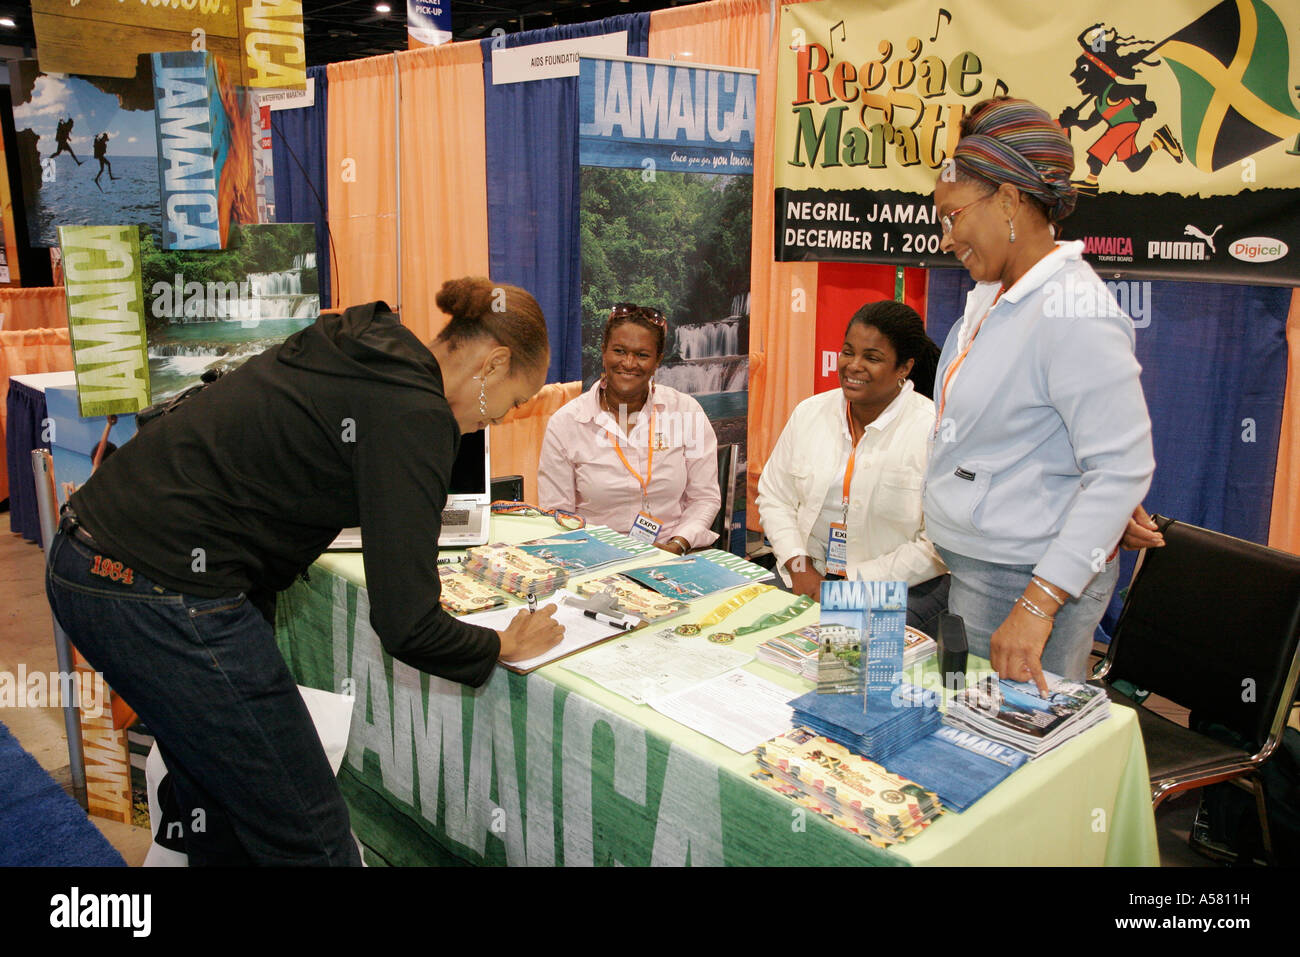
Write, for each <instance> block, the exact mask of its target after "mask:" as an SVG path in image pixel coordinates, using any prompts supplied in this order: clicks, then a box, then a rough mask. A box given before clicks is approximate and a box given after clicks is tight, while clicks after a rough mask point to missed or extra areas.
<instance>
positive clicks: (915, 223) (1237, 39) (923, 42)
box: [774, 0, 1300, 285]
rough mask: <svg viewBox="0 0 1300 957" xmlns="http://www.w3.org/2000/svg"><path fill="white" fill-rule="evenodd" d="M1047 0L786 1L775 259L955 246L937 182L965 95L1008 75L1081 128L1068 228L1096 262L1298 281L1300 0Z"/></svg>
mask: <svg viewBox="0 0 1300 957" xmlns="http://www.w3.org/2000/svg"><path fill="white" fill-rule="evenodd" d="M877 6H883V7H884V9H883V10H881V9H876V7H877ZM1045 13H1046V11H1045V9H1044V8H1043V6H1042V5H1041V4H1040V3H1037V2H1035V0H999V2H997V3H985V4H980V5H978V6H977V7H976V6H971V5H960V6H959V5H958V4H955V3H949V4H948V5H947V6H946V7H945V6H941V5H940V4H938V3H935V2H933V0H882V2H881V3H879V4H872V5H870V6H869V7H868V6H867V5H861V4H858V3H854V2H849V0H821V2H815V3H807V4H800V5H796V6H789V7H784V8H782V14H781V41H780V42H781V60H780V66H779V72H778V80H777V82H778V87H777V104H778V106H777V116H776V148H775V160H774V162H775V186H776V189H775V213H776V216H775V233H776V235H775V237H774V238H775V250H776V253H775V254H776V259H777V260H778V261H799V260H819V261H833V262H884V263H902V264H907V265H918V266H944V265H950V266H956V265H957V263H956V261H955V260H954V259H952V257H950V256H948V255H946V254H943V253H941V252H940V251H939V242H940V238H941V232H942V230H941V227H940V226H939V223H938V222H937V220H936V216H935V212H934V207H933V199H932V196H933V190H934V183H935V181H936V179H937V178H938V176H939V175H940V174H941V171H942V169H943V167H944V164H945V161H946V160H947V159H948V158H949V157H950V156H951V155H952V152H953V150H954V148H955V147H956V144H957V140H958V138H959V136H960V125H961V121H962V119H963V118H964V117H965V116H967V115H968V114H969V113H970V112H971V109H972V107H974V106H975V105H976V104H977V103H979V102H980V101H982V100H985V99H987V98H989V97H992V96H999V95H1010V96H1014V97H1021V98H1024V99H1027V100H1030V101H1032V102H1034V103H1036V104H1038V105H1039V106H1041V107H1043V108H1044V109H1045V110H1047V112H1048V113H1049V114H1051V115H1052V116H1053V117H1055V118H1056V119H1057V122H1059V123H1060V124H1061V126H1062V128H1063V129H1064V130H1065V132H1066V134H1067V135H1068V136H1069V137H1070V139H1071V142H1072V143H1073V145H1074V150H1075V171H1074V177H1073V178H1074V181H1075V185H1076V187H1077V188H1078V190H1079V194H1080V195H1079V202H1078V205H1077V206H1076V208H1075V212H1074V214H1073V215H1071V216H1070V217H1069V218H1067V219H1066V220H1065V221H1064V222H1063V223H1062V224H1061V230H1060V235H1061V237H1062V238H1066V239H1081V240H1083V242H1084V244H1085V245H1084V252H1085V255H1086V257H1087V259H1088V260H1089V261H1090V262H1091V263H1092V264H1093V265H1094V267H1095V268H1096V269H1097V270H1098V272H1100V273H1103V274H1114V275H1117V276H1118V275H1129V276H1152V277H1164V278H1172V279H1191V280H1215V281H1232V282H1250V283H1267V284H1282V285H1292V284H1295V283H1296V282H1297V281H1300V265H1297V262H1298V260H1297V257H1300V109H1297V102H1300V101H1298V100H1297V90H1298V89H1300V87H1298V86H1297V84H1298V83H1300V53H1298V52H1297V47H1298V46H1300V34H1298V33H1297V31H1300V5H1297V4H1296V3H1294V2H1293V0H1151V2H1150V3H1147V4H1132V3H1126V2H1120V0H1096V2H1093V3H1090V4H1088V5H1087V8H1086V9H1082V8H1081V9H1080V10H1079V11H1078V12H1077V13H1076V12H1074V11H1073V10H1072V8H1070V7H1069V6H1065V7H1062V8H1060V9H1059V10H1056V9H1053V10H1052V11H1051V13H1050V15H1045Z"/></svg>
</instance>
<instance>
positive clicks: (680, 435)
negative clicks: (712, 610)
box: [537, 303, 722, 555]
mask: <svg viewBox="0 0 1300 957" xmlns="http://www.w3.org/2000/svg"><path fill="white" fill-rule="evenodd" d="M667 328H668V327H667V323H666V322H665V321H664V317H663V314H662V313H661V312H659V310H657V309H651V308H648V307H645V306H638V305H636V304H634V303H616V304H615V306H614V308H613V310H611V312H610V316H609V321H608V322H607V323H606V324H605V337H604V341H603V345H602V350H601V361H602V363H603V365H604V370H605V373H604V375H603V376H602V377H601V378H600V379H599V380H598V381H597V382H596V383H595V385H593V386H592V387H591V388H590V389H588V390H587V391H586V392H584V393H583V394H582V395H580V396H578V397H577V398H576V399H574V400H573V401H572V402H569V403H567V404H566V405H564V406H563V407H562V408H560V409H559V410H558V411H557V412H556V413H555V414H554V415H553V416H551V421H550V422H549V423H548V425H547V427H546V438H545V439H544V440H543V442H542V454H541V461H540V462H539V463H538V466H537V494H538V500H539V504H540V505H541V506H542V507H543V508H559V509H563V510H565V511H568V512H575V513H577V514H578V515H581V516H582V517H583V518H585V519H586V520H587V521H588V522H591V523H592V524H594V525H607V526H609V527H610V528H612V529H614V530H615V531H619V532H624V533H628V534H632V535H633V536H634V537H637V538H641V539H643V540H645V541H654V543H655V544H656V545H658V546H659V547H660V548H662V549H664V550H665V551H670V552H673V553H675V554H678V555H682V554H685V553H686V552H687V551H689V550H690V549H692V548H701V547H703V546H705V545H711V544H713V542H714V540H715V539H716V538H717V535H716V534H715V533H714V532H713V531H712V530H711V527H712V525H713V520H714V518H716V517H717V514H718V509H719V508H720V507H721V505H722V494H721V491H720V490H719V488H718V439H717V436H716V435H715V434H714V432H713V426H712V425H711V424H710V423H709V419H708V416H706V415H705V413H704V410H703V409H702V408H700V404H699V403H698V402H696V401H695V400H694V399H693V398H691V397H690V396H689V395H686V394H684V393H682V392H678V391H677V390H676V389H673V388H670V387H668V386H666V385H656V384H655V382H654V373H655V370H656V369H658V368H659V363H660V361H661V360H662V359H663V356H664V339H665V336H666V334H667Z"/></svg>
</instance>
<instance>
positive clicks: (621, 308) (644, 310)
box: [609, 302, 668, 329]
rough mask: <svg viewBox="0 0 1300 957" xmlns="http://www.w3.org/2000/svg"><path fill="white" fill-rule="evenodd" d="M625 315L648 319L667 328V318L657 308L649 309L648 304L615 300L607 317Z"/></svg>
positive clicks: (612, 317)
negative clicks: (642, 304) (641, 304)
mask: <svg viewBox="0 0 1300 957" xmlns="http://www.w3.org/2000/svg"><path fill="white" fill-rule="evenodd" d="M625 317H634V318H640V319H645V320H648V321H649V322H652V323H654V324H655V325H656V326H659V327H661V328H663V329H667V328H668V320H667V319H665V318H664V314H663V313H662V312H660V311H659V310H658V309H651V308H650V307H649V306H638V305H637V304H636V303H634V302H616V303H614V306H613V308H612V309H610V310H609V318H611V319H622V318H625Z"/></svg>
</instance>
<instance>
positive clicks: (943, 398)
mask: <svg viewBox="0 0 1300 957" xmlns="http://www.w3.org/2000/svg"><path fill="white" fill-rule="evenodd" d="M1002 289H1003V287H1002V286H999V287H998V294H997V295H996V296H994V297H993V301H992V302H991V303H989V307H988V308H987V309H985V310H984V315H982V316H980V321H979V322H978V323H976V325H975V331H974V332H972V333H971V337H970V342H968V343H966V348H965V349H963V350H962V351H961V355H959V356H957V358H956V359H954V360H953V361H952V365H950V366H948V371H947V372H945V373H944V374H943V388H942V389H941V390H940V392H939V411H938V414H936V415H935V417H934V434H935V435H938V434H939V425H940V423H942V422H943V409H944V406H946V405H947V404H948V386H949V385H950V384H951V383H952V380H953V378H954V377H955V376H956V375H957V370H958V369H960V368H961V364H962V363H963V362H965V361H966V356H967V355H968V354H969V353H970V350H971V346H973V345H975V337H976V336H978V335H979V334H980V329H982V328H984V320H985V319H987V318H988V317H989V313H990V312H992V311H993V307H994V306H996V305H997V304H998V300H999V299H1001V298H1002Z"/></svg>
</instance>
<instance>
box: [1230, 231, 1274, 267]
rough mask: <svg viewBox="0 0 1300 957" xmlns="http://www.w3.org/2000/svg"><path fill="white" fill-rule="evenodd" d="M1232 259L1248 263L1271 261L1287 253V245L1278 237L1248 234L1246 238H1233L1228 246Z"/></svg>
mask: <svg viewBox="0 0 1300 957" xmlns="http://www.w3.org/2000/svg"><path fill="white" fill-rule="evenodd" d="M1228 253H1229V254H1230V255H1231V256H1232V258H1233V259H1240V260H1241V261H1242V262H1248V263H1271V262H1274V261H1276V260H1278V259H1281V258H1282V257H1283V256H1285V255H1286V254H1287V245H1286V243H1284V242H1282V240H1280V239H1270V238H1269V237H1267V236H1250V237H1248V238H1246V239H1236V240H1233V243H1232V245H1231V246H1229V247H1228Z"/></svg>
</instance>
